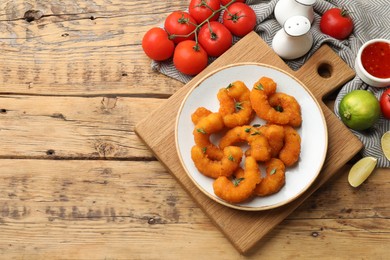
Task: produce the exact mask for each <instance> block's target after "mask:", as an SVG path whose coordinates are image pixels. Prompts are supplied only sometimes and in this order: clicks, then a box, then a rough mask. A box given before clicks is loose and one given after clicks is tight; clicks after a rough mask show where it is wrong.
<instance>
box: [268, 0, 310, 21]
mask: <svg viewBox="0 0 390 260" xmlns="http://www.w3.org/2000/svg"><path fill="white" fill-rule="evenodd" d="M315 2H316V0H279V2H277V3H276V6H275V9H274V15H275V18H276V20H277V21H278V22H279V24H280V25H281V26H283V24H284V23H285V21H286V20H287V19H288V18H289V17H291V16H297V15H300V16H305V17H306V18H307V19H309V21H310V23H312V22H313V20H314V10H313V5H314V4H315Z"/></svg>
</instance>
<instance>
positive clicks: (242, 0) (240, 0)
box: [221, 0, 245, 5]
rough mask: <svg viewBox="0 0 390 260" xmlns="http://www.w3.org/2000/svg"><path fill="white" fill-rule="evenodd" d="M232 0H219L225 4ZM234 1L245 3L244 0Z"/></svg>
mask: <svg viewBox="0 0 390 260" xmlns="http://www.w3.org/2000/svg"><path fill="white" fill-rule="evenodd" d="M231 1H232V0H221V5H227V4H228V3H230V2H231ZM236 2H241V3H245V0H236Z"/></svg>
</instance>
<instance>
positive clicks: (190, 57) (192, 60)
mask: <svg viewBox="0 0 390 260" xmlns="http://www.w3.org/2000/svg"><path fill="white" fill-rule="evenodd" d="M207 62H208V56H207V53H206V51H205V50H204V49H203V47H202V46H201V45H200V44H197V43H196V42H195V41H192V40H186V41H182V42H180V43H179V44H178V45H177V46H176V48H175V52H174V53H173V64H174V65H175V67H176V69H177V70H178V71H180V72H182V73H184V74H187V75H196V74H198V73H199V72H201V71H202V70H203V69H204V68H206V66H207Z"/></svg>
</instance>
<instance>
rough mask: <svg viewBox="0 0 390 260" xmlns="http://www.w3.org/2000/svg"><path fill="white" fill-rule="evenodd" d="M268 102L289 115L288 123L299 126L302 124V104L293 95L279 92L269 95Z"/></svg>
mask: <svg viewBox="0 0 390 260" xmlns="http://www.w3.org/2000/svg"><path fill="white" fill-rule="evenodd" d="M268 102H269V104H270V105H271V106H272V107H273V108H275V109H277V110H278V111H280V112H281V113H283V114H284V113H285V114H287V115H288V116H289V121H288V125H291V126H292V127H299V126H300V125H301V124H302V116H301V106H300V105H299V104H298V101H297V100H296V99H295V98H294V97H293V96H290V95H287V94H285V93H280V92H277V93H274V94H272V95H271V96H269V99H268Z"/></svg>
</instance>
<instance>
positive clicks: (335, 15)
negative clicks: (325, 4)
mask: <svg viewBox="0 0 390 260" xmlns="http://www.w3.org/2000/svg"><path fill="white" fill-rule="evenodd" d="M320 29H321V32H323V33H325V34H327V35H329V36H332V37H333V38H336V39H338V40H344V39H346V38H348V36H349V35H350V34H351V33H352V31H353V21H352V19H351V17H350V16H349V15H348V12H347V11H346V10H344V9H340V8H331V9H329V10H327V11H326V12H325V13H324V14H323V15H322V17H321V21H320Z"/></svg>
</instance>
